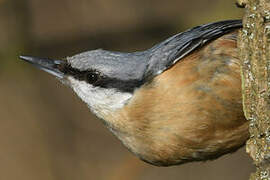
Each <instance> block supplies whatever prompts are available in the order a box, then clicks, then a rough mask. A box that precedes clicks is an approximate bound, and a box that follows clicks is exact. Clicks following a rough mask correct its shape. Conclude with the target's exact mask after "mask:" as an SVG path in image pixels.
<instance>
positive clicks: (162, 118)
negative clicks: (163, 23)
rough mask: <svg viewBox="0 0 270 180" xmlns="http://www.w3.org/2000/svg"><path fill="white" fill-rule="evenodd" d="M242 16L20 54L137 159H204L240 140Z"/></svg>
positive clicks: (243, 126) (161, 162)
mask: <svg viewBox="0 0 270 180" xmlns="http://www.w3.org/2000/svg"><path fill="white" fill-rule="evenodd" d="M241 27H242V23H241V21H240V20H228V21H221V22H216V23H211V24H206V25H202V26H198V27H195V28H192V29H189V30H187V31H185V32H183V33H180V34H176V35H175V36H172V37H170V38H168V39H167V40H165V41H163V42H161V43H159V44H157V45H155V46H154V47H152V48H150V49H148V50H145V51H141V52H133V53H121V52H112V51H105V50H101V49H98V50H93V51H88V52H84V53H81V54H78V55H75V56H72V57H68V58H67V61H64V60H51V59H47V58H36V57H29V56H20V58H21V59H23V60H25V61H27V62H30V63H32V64H34V65H35V66H36V67H38V68H40V69H42V70H44V71H46V72H48V73H51V74H53V75H55V76H56V77H58V78H59V79H60V81H62V82H64V83H65V84H67V85H68V86H70V87H71V88H72V89H73V90H74V91H75V92H76V93H77V95H78V96H79V97H80V98H81V99H82V100H83V101H84V102H85V103H86V104H87V105H88V107H89V108H90V110H91V111H92V112H93V113H94V114H95V115H96V116H97V117H99V118H100V119H101V120H102V121H103V122H104V123H105V125H106V126H107V127H108V128H109V129H110V130H111V131H112V132H113V134H115V135H116V136H117V137H118V138H119V139H120V140H121V141H122V143H123V144H124V145H125V146H126V147H127V148H128V149H129V150H130V151H131V152H133V153H134V154H135V155H136V156H138V157H139V158H140V159H142V160H143V161H146V162H148V163H151V164H154V165H157V166H169V165H176V164H181V163H185V162H190V161H201V160H202V161H204V160H208V159H214V158H217V157H219V156H221V155H223V154H226V153H229V152H233V151H235V150H237V149H238V148H239V147H241V146H242V145H244V144H245V141H246V140H247V138H248V136H249V133H248V122H247V121H246V119H245V117H244V113H243V111H242V101H241V78H240V60H239V57H238V53H237V42H236V41H237V33H238V30H239V29H240V28H241Z"/></svg>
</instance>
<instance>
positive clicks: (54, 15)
mask: <svg viewBox="0 0 270 180" xmlns="http://www.w3.org/2000/svg"><path fill="white" fill-rule="evenodd" d="M242 11H243V10H242V9H239V8H236V6H235V0H200V1H198V0H170V1H164V0H148V1H145V0H76V1H74V0H57V1H55V0H0V115H1V116H0V179H1V180H17V179H20V180H36V179H38V180H90V179H91V180H92V179H93V180H149V179H156V180H161V179H172V180H173V179H185V180H192V179H200V180H216V179H218V180H223V179H224V180H225V179H226V180H227V179H230V180H236V179H237V180H242V179H243V180H244V179H248V176H249V174H250V172H251V171H253V170H254V167H253V165H252V162H251V160H250V159H249V157H248V155H247V154H246V153H245V151H244V148H242V149H241V150H239V151H237V153H234V154H229V155H226V156H223V157H222V158H219V159H218V160H215V161H209V162H205V163H189V164H185V165H181V166H174V167H166V168H164V167H163V168H161V167H154V166H151V165H148V164H146V163H144V162H142V161H140V160H138V159H137V158H136V157H135V156H133V155H132V154H131V153H130V152H128V150H127V149H126V148H124V147H123V145H122V144H121V143H120V141H118V140H117V139H116V138H115V137H114V136H113V135H112V134H111V133H110V132H109V131H108V130H107V129H106V128H105V127H104V126H103V124H102V123H101V122H100V121H99V120H98V119H96V118H95V117H94V116H93V115H92V114H91V113H90V112H89V111H88V109H87V107H86V105H85V104H84V103H82V102H81V101H80V100H79V99H78V98H77V97H76V96H75V95H74V94H73V93H72V92H71V90H70V89H69V88H67V87H65V86H64V85H62V84H60V83H59V82H57V80H56V79H55V78H54V77H52V76H50V75H48V74H46V73H44V72H41V71H39V70H37V69H35V68H33V67H32V66H30V65H29V64H26V63H24V62H22V61H20V60H19V59H18V55H21V54H24V55H34V56H41V57H51V58H62V57H66V56H71V55H74V54H76V53H79V52H82V51H86V50H90V49H97V48H104V49H107V50H115V51H138V50H143V49H146V48H150V47H151V46H153V45H154V44H156V43H158V42H160V41H162V40H164V39H166V38H167V37H169V36H171V35H173V34H176V33H178V32H180V31H183V30H185V29H187V28H190V27H192V26H195V25H200V24H203V23H208V22H212V21H217V20H224V19H236V18H241V17H242V13H243V12H242Z"/></svg>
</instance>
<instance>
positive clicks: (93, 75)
mask: <svg viewBox="0 0 270 180" xmlns="http://www.w3.org/2000/svg"><path fill="white" fill-rule="evenodd" d="M99 79H100V75H99V73H98V72H88V73H87V74H86V81H87V82H88V83H90V84H94V83H96V82H97V81H98V80H99Z"/></svg>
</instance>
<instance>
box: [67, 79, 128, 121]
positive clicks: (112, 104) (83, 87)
mask: <svg viewBox="0 0 270 180" xmlns="http://www.w3.org/2000/svg"><path fill="white" fill-rule="evenodd" d="M68 80H69V82H70V86H71V87H72V89H73V90H74V91H75V92H76V94H77V95H78V96H79V97H80V98H81V99H82V100H83V101H84V102H85V103H86V104H87V105H88V106H89V108H90V109H91V110H92V112H93V113H95V114H96V115H97V116H98V117H100V118H103V119H104V118H105V116H106V115H109V114H110V113H113V112H114V111H116V110H117V109H120V108H122V107H123V106H124V105H125V104H126V103H127V102H128V100H129V99H130V98H131V97H132V94H130V93H123V92H119V91H117V90H115V89H105V88H101V87H94V86H92V85H91V84H88V83H86V82H85V81H78V80H76V79H74V78H72V77H68Z"/></svg>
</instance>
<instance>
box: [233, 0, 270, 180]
mask: <svg viewBox="0 0 270 180" xmlns="http://www.w3.org/2000/svg"><path fill="white" fill-rule="evenodd" d="M238 3H239V4H241V5H245V8H246V10H245V11H246V12H245V16H244V19H243V24H244V25H243V26H244V27H243V29H242V31H241V32H240V36H239V49H240V56H241V59H242V72H241V73H242V89H243V105H244V112H245V116H246V118H247V120H249V122H250V128H249V131H250V139H249V140H248V142H247V145H246V151H247V153H248V154H249V155H250V156H251V158H252V159H253V161H254V164H255V165H256V168H257V171H256V173H253V174H252V175H251V176H250V179H251V180H254V179H270V44H269V42H270V1H269V0H247V1H246V2H243V0H239V1H238Z"/></svg>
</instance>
